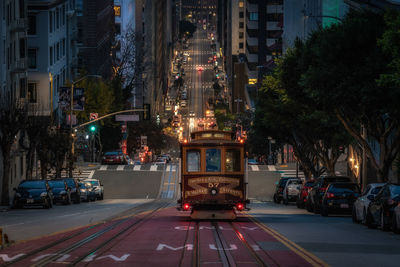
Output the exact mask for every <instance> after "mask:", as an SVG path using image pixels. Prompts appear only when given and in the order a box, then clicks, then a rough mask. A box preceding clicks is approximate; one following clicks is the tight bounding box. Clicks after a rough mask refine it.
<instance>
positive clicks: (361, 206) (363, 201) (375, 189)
mask: <svg viewBox="0 0 400 267" xmlns="http://www.w3.org/2000/svg"><path fill="white" fill-rule="evenodd" d="M384 185H385V184H383V183H376V184H369V185H367V187H366V188H365V190H364V192H363V193H362V195H361V196H360V197H359V198H357V200H356V202H354V206H353V211H352V216H351V217H352V219H353V222H355V223H359V222H362V223H365V217H366V215H367V209H368V206H369V203H370V202H371V200H373V199H374V197H375V196H376V195H377V194H378V193H379V191H380V190H381V189H382V187H383V186H384Z"/></svg>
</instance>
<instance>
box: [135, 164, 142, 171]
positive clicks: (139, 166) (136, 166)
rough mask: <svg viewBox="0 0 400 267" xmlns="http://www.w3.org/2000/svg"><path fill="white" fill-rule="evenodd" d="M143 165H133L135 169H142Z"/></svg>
mask: <svg viewBox="0 0 400 267" xmlns="http://www.w3.org/2000/svg"><path fill="white" fill-rule="evenodd" d="M141 167H142V166H141V165H135V166H134V167H133V170H134V171H140V168H141Z"/></svg>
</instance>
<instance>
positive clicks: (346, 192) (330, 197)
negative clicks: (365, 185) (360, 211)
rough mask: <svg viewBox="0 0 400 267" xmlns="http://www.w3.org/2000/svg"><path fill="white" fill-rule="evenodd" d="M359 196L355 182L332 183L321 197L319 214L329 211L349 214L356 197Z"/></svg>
mask: <svg viewBox="0 0 400 267" xmlns="http://www.w3.org/2000/svg"><path fill="white" fill-rule="evenodd" d="M359 196H360V188H359V187H358V185H357V184H355V183H332V184H330V185H329V186H328V189H327V190H326V192H325V195H324V197H323V198H322V205H321V215H322V216H328V214H329V213H346V214H350V213H351V211H352V210H353V205H354V202H355V201H356V199H357V198H358V197H359Z"/></svg>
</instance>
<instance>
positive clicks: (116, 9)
mask: <svg viewBox="0 0 400 267" xmlns="http://www.w3.org/2000/svg"><path fill="white" fill-rule="evenodd" d="M114 14H115V16H117V17H120V16H121V7H120V6H114Z"/></svg>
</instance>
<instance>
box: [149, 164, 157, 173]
mask: <svg viewBox="0 0 400 267" xmlns="http://www.w3.org/2000/svg"><path fill="white" fill-rule="evenodd" d="M150 171H151V172H155V171H157V165H155V164H153V165H151V167H150Z"/></svg>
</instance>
